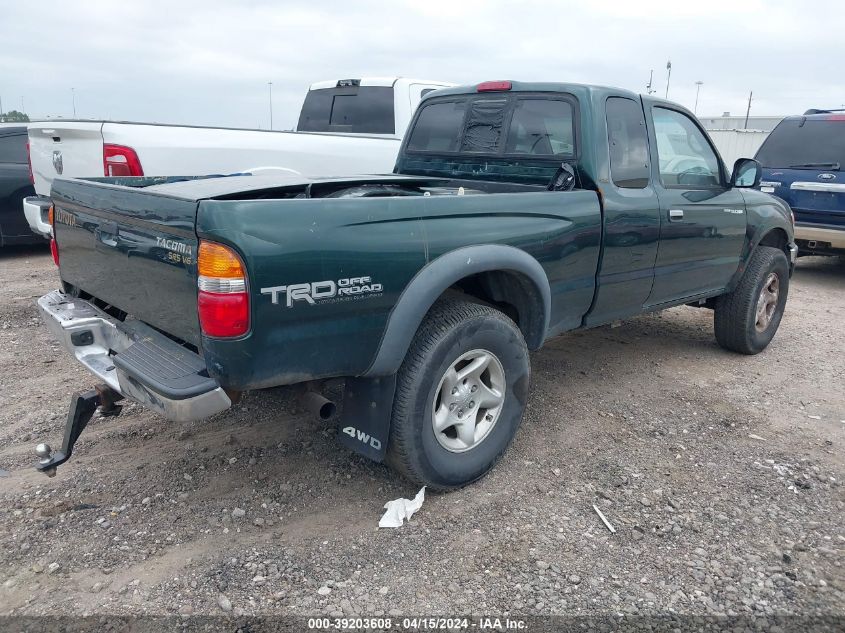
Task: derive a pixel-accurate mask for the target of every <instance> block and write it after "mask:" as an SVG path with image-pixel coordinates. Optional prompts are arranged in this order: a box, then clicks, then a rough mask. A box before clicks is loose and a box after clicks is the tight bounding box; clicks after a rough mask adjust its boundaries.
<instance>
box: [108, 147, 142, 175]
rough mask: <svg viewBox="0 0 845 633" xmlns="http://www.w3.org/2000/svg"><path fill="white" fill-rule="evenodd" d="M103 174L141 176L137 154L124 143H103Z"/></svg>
mask: <svg viewBox="0 0 845 633" xmlns="http://www.w3.org/2000/svg"><path fill="white" fill-rule="evenodd" d="M103 174H104V175H106V176H143V175H144V169H143V168H142V167H141V160H140V159H139V158H138V154H137V153H136V152H135V150H134V149H132V148H131V147H126V146H124V145H111V144H108V143H106V144H105V145H103Z"/></svg>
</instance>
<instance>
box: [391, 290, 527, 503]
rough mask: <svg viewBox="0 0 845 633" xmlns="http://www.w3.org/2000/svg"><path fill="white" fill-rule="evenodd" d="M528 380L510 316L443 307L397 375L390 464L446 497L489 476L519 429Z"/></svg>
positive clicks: (461, 305) (460, 305)
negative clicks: (486, 474) (459, 488)
mask: <svg viewBox="0 0 845 633" xmlns="http://www.w3.org/2000/svg"><path fill="white" fill-rule="evenodd" d="M529 374H530V365H529V360H528V349H527V347H526V345H525V340H524V339H523V337H522V333H521V332H520V330H519V328H518V327H517V326H516V324H515V323H514V322H513V321H511V320H510V319H509V318H508V317H507V316H505V315H504V314H502V313H501V312H499V311H498V310H495V309H493V308H490V307H487V306H483V305H479V304H475V303H470V302H467V301H456V300H446V301H440V302H438V303H437V304H435V306H434V307H433V308H432V309H431V311H430V312H429V314H428V315H427V316H426V318H425V320H424V321H423V323H422V324H421V325H420V328H419V330H418V331H417V334H416V336H415V337H414V340H413V342H412V344H411V348H410V350H409V351H408V354H407V356H406V357H405V360H404V362H403V363H402V366H401V368H400V369H399V373H398V375H397V388H396V397H395V400H394V405H393V418H392V422H391V430H390V443H389V447H388V461H389V462H390V463H391V465H392V466H393V467H394V468H396V469H397V470H398V471H399V472H401V473H402V474H403V475H405V476H406V477H407V478H408V479H410V480H412V481H414V482H416V483H419V484H424V485H426V486H429V487H432V488H435V489H441V490H447V489H451V488H458V487H460V486H463V485H466V484H468V483H470V482H472V481H474V480H476V479H478V478H479V477H481V476H483V475H484V474H485V473H486V472H487V471H489V470H490V469H491V468H492V467H493V466H494V465H495V463H496V462H497V461H498V459H499V458H500V457H501V455H502V453H504V451H505V449H507V447H508V445H509V444H510V443H511V440H512V439H513V437H514V435H515V434H516V431H517V429H518V428H519V425H520V422H521V421H522V414H523V412H524V410H525V403H526V400H527V396H528V383H529Z"/></svg>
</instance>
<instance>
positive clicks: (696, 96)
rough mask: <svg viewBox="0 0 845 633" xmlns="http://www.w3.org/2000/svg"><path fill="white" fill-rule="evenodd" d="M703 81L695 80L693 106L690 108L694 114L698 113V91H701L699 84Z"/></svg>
mask: <svg viewBox="0 0 845 633" xmlns="http://www.w3.org/2000/svg"><path fill="white" fill-rule="evenodd" d="M703 83H704V82H703V81H696V82H695V107H694V108H693V109H692V113H693V114H695V115H696V116H697V115H698V93H699V92H701V84H703Z"/></svg>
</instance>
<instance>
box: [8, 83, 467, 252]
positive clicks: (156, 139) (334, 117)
mask: <svg viewBox="0 0 845 633" xmlns="http://www.w3.org/2000/svg"><path fill="white" fill-rule="evenodd" d="M451 85H453V84H450V83H446V82H442V81H429V80H422V79H408V78H404V77H369V78H362V79H341V80H336V81H324V82H319V83H315V84H312V85H311V87H310V88H309V90H308V93H307V95H306V97H305V101H304V103H303V105H302V110H301V112H300V115H299V123H298V124H297V127H296V130H295V131H284V132H282V131H269V130H247V129H234V128H214V127H200V126H186V125H165V124H160V123H132V122H124V121H76V120H53V121H42V122H37V123H31V124H30V125H29V153H30V161H31V165H32V176H33V181H34V184H35V192H36V194H37V195H36V196H32V197H28V198H26V199H25V200H24V213H25V214H26V218H27V221H28V222H29V226H30V228H31V229H32V230H33V231H35V232H36V233H39V234H41V235H43V236H45V237H50V235H51V228H50V224H49V223H48V221H47V211H48V209H49V207H50V198H49V196H50V186H51V184H52V182H53V178H55V177H56V176H66V177H94V176H200V175H207V174H231V173H242V172H253V173H254V172H257V171H286V172H290V173H293V174H298V175H302V176H307V177H317V176H335V175H347V174H379V173H380V174H384V173H389V172H391V171H392V170H393V166H394V163H395V161H396V155H397V153H398V151H399V145H400V143H401V141H402V137H403V136H404V134H405V129H406V128H407V127H408V122H409V121H410V120H411V115H412V114H413V112H414V110H415V109H416V107H417V104H418V103H419V101H420V99H421V98H422V97H423V95H425V94H427V93H429V92H431V91H432V90H437V89H439V88H445V87H448V86H451Z"/></svg>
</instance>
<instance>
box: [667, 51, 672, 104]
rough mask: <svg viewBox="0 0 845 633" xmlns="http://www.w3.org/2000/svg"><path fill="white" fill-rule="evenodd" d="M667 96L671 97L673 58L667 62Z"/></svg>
mask: <svg viewBox="0 0 845 633" xmlns="http://www.w3.org/2000/svg"><path fill="white" fill-rule="evenodd" d="M666 70H667V71H668V72H667V73H666V98H667V99H668V98H669V80H670V79H671V78H672V60H669V61H667V62H666Z"/></svg>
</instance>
